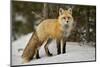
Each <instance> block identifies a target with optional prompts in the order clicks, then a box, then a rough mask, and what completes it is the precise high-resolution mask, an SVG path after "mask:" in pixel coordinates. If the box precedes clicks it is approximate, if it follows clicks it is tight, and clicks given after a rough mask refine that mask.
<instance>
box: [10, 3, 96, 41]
mask: <svg viewBox="0 0 100 67" xmlns="http://www.w3.org/2000/svg"><path fill="white" fill-rule="evenodd" d="M11 7H12V8H11V13H12V15H11V16H12V23H11V24H12V40H17V39H18V38H19V37H20V36H23V35H26V34H28V33H31V32H33V31H34V29H35V26H37V25H38V24H39V23H41V21H42V20H45V19H47V18H57V17H58V12H59V8H63V9H68V8H72V10H73V17H74V22H75V29H74V31H73V32H72V34H71V36H70V37H69V38H68V39H67V40H68V41H71V42H82V41H83V42H95V41H96V6H89V5H70V4H56V3H52V4H51V3H39V2H22V1H12V5H11Z"/></svg>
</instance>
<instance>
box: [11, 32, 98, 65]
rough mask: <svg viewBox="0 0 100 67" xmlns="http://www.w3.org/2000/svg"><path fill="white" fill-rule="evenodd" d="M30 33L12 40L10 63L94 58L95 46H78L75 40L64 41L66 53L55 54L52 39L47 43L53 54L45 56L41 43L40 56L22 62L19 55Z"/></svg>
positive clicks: (71, 60)
mask: <svg viewBox="0 0 100 67" xmlns="http://www.w3.org/2000/svg"><path fill="white" fill-rule="evenodd" d="M31 35H32V33H29V34H27V35H24V36H22V37H20V38H19V39H18V40H16V41H13V42H12V65H27V64H46V63H62V62H79V61H94V60H96V59H95V47H92V46H88V45H82V46H80V45H79V43H77V42H66V53H65V54H60V55H57V48H56V42H55V40H54V41H52V42H51V43H50V44H49V51H50V52H51V53H52V54H53V56H51V57H48V56H46V54H45V51H44V48H43V47H44V45H43V46H41V48H40V51H39V54H40V57H41V58H40V59H33V60H31V61H30V62H29V63H24V64H23V63H22V58H21V55H22V53H23V49H24V48H25V46H26V45H27V43H28V41H29V39H30V37H31ZM44 44H45V43H44Z"/></svg>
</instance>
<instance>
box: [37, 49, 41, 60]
mask: <svg viewBox="0 0 100 67" xmlns="http://www.w3.org/2000/svg"><path fill="white" fill-rule="evenodd" d="M39 58H40V56H39V50H38V49H37V50H36V59H39Z"/></svg>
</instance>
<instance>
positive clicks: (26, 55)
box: [22, 31, 41, 61]
mask: <svg viewBox="0 0 100 67" xmlns="http://www.w3.org/2000/svg"><path fill="white" fill-rule="evenodd" d="M39 44H41V43H40V41H39V39H38V36H37V34H36V31H35V32H33V34H32V36H31V38H30V40H29V42H28V44H27V46H26V47H25V49H24V51H23V54H22V58H23V59H24V60H26V61H30V60H31V59H32V58H33V57H34V55H35V52H36V49H37V48H38V46H39Z"/></svg>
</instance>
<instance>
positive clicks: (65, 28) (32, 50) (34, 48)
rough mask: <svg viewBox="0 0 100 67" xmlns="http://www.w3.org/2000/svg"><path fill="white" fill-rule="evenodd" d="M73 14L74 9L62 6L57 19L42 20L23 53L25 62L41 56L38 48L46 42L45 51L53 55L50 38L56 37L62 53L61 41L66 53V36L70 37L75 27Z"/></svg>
mask: <svg viewBox="0 0 100 67" xmlns="http://www.w3.org/2000/svg"><path fill="white" fill-rule="evenodd" d="M73 23H74V22H73V16H72V9H71V8H69V9H68V10H64V9H62V8H60V9H59V16H58V18H57V19H46V20H44V21H42V22H41V23H40V24H39V25H38V26H37V28H36V32H35V33H33V35H32V37H31V39H30V40H29V42H28V44H27V46H26V48H25V49H24V52H23V54H22V58H23V59H24V62H28V61H30V60H31V59H32V58H33V57H34V56H35V55H36V58H39V51H38V48H39V47H40V46H41V45H42V44H43V43H44V42H45V41H47V43H46V44H45V46H44V48H45V52H46V54H47V55H48V56H52V54H51V53H50V52H49V50H48V43H49V42H50V39H56V42H57V48H58V49H57V52H58V54H60V53H61V48H60V46H61V45H60V43H61V41H62V43H63V49H62V52H63V53H65V52H66V51H65V49H66V48H65V46H66V42H65V38H66V37H68V36H69V35H70V33H71V30H72V29H73Z"/></svg>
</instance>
